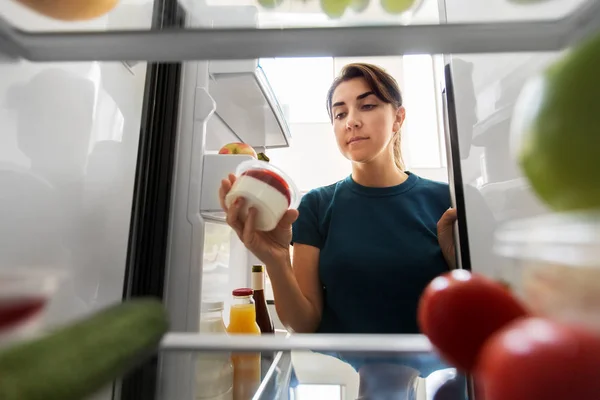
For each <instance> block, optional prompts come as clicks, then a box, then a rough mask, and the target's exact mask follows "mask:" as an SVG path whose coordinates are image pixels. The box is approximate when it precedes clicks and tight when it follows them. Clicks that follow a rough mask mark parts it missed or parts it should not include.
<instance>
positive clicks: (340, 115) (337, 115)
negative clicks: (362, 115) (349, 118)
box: [335, 112, 346, 119]
mask: <svg viewBox="0 0 600 400" xmlns="http://www.w3.org/2000/svg"><path fill="white" fill-rule="evenodd" d="M345 116H346V113H345V112H341V113H338V114H336V115H335V119H341V118H344V117H345Z"/></svg>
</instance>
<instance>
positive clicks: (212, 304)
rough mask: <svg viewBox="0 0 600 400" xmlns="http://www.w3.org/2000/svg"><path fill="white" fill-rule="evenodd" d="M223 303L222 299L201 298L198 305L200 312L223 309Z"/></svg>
mask: <svg viewBox="0 0 600 400" xmlns="http://www.w3.org/2000/svg"><path fill="white" fill-rule="evenodd" d="M224 308H225V303H224V302H223V301H222V300H203V301H202V305H201V307H200V311H201V312H215V311H223V309H224Z"/></svg>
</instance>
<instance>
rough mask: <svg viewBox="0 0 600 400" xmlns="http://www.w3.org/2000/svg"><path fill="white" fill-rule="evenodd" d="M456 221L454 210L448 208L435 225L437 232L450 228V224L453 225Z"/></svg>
mask: <svg viewBox="0 0 600 400" xmlns="http://www.w3.org/2000/svg"><path fill="white" fill-rule="evenodd" d="M456 219H457V214H456V209H455V208H449V209H448V210H446V212H445V213H444V214H443V215H442V217H441V218H440V220H439V221H438V223H437V227H438V230H444V229H448V228H451V227H452V224H454V222H455V221H456Z"/></svg>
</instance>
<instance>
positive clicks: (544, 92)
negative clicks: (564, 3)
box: [511, 36, 600, 211]
mask: <svg viewBox="0 0 600 400" xmlns="http://www.w3.org/2000/svg"><path fill="white" fill-rule="evenodd" d="M599 65H600V36H596V37H594V38H593V39H591V40H588V41H585V42H583V43H582V44H580V45H579V46H577V47H575V48H573V49H571V50H570V51H569V52H568V53H566V55H564V56H563V57H562V58H561V59H559V60H558V61H557V62H555V63H553V64H552V65H551V66H550V67H548V68H547V69H546V70H545V71H543V72H542V73H541V74H540V75H538V76H537V77H535V78H533V79H532V80H531V81H530V82H528V83H527V84H526V86H525V88H524V89H523V91H522V93H521V94H520V96H519V99H518V101H517V104H516V106H515V110H514V114H513V121H512V126H511V135H512V137H511V140H512V141H513V143H512V145H513V149H514V150H515V151H516V156H517V159H518V162H519V165H520V167H521V169H522V170H523V172H524V174H525V176H526V177H527V179H528V180H529V182H530V183H531V186H532V189H533V190H534V192H535V193H536V194H537V195H538V196H539V198H540V199H541V200H543V201H544V202H545V203H546V204H547V205H548V206H549V207H550V208H551V209H553V210H555V211H569V210H583V209H595V208H600V73H599V70H598V66H599Z"/></svg>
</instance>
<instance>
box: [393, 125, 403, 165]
mask: <svg viewBox="0 0 600 400" xmlns="http://www.w3.org/2000/svg"><path fill="white" fill-rule="evenodd" d="M393 140H394V143H393V145H392V146H393V147H392V151H393V154H394V163H395V164H396V167H397V168H398V169H399V170H400V171H403V172H404V160H403V159H402V140H401V137H400V131H398V132H396V134H395V135H394V139H393Z"/></svg>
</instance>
